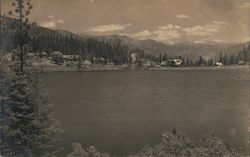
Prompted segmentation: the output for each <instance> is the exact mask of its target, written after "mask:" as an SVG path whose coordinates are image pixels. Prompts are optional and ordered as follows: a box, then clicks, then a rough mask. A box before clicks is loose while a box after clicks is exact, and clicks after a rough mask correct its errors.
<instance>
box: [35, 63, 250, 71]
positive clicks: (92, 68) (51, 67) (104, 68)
mask: <svg viewBox="0 0 250 157" xmlns="http://www.w3.org/2000/svg"><path fill="white" fill-rule="evenodd" d="M34 67H35V69H36V70H38V71H41V72H91V71H122V70H166V71H179V70H184V71H187V70H244V71H249V69H250V66H249V65H228V66H221V67H217V66H204V67H161V66H158V67H135V66H129V65H127V64H124V65H112V66H111V65H103V66H102V65H93V66H89V67H85V68H78V67H67V66H65V65H34Z"/></svg>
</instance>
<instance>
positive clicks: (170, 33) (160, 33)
mask: <svg viewBox="0 0 250 157" xmlns="http://www.w3.org/2000/svg"><path fill="white" fill-rule="evenodd" d="M180 29H181V27H180V26H178V25H172V24H169V25H164V26H159V27H158V28H157V29H155V30H153V31H149V30H143V31H140V32H138V33H135V34H130V35H128V36H130V37H133V38H136V39H139V40H146V39H153V40H157V41H162V42H171V40H173V39H178V38H180V37H181V33H180Z"/></svg>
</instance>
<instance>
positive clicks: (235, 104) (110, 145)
mask: <svg viewBox="0 0 250 157" xmlns="http://www.w3.org/2000/svg"><path fill="white" fill-rule="evenodd" d="M42 80H43V83H44V85H45V87H46V90H47V91H48V96H49V97H50V98H52V101H53V103H54V104H55V105H56V111H57V113H56V116H57V118H58V119H60V120H61V122H62V124H63V126H64V128H65V129H67V131H66V132H65V134H64V141H63V142H64V144H65V147H66V149H65V151H69V149H70V144H71V143H72V142H80V143H81V144H83V146H85V147H86V146H89V145H95V146H97V147H98V148H99V149H100V150H102V151H105V152H109V153H111V154H114V155H125V154H132V153H135V152H137V151H138V150H140V149H141V148H142V147H143V146H144V145H146V144H150V145H154V144H157V143H159V141H160V135H161V134H162V133H163V132H164V131H165V130H168V129H171V128H177V129H181V130H183V131H184V132H186V133H187V134H188V135H190V136H192V137H193V138H194V139H198V138H200V137H201V136H202V135H204V134H206V133H208V132H210V131H214V132H215V133H216V134H217V136H219V137H221V138H229V139H230V140H231V141H232V142H234V143H235V144H237V145H239V146H241V147H243V149H244V150H247V139H248V132H247V131H248V129H247V128H248V127H247V120H248V119H247V118H248V116H247V115H248V102H249V90H248V85H249V83H248V73H247V71H238V70H218V71H209V70H207V71H190V70H189V71H108V72H84V73H80V72H54V73H44V74H43V75H42Z"/></svg>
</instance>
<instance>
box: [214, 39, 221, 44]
mask: <svg viewBox="0 0 250 157" xmlns="http://www.w3.org/2000/svg"><path fill="white" fill-rule="evenodd" d="M212 41H213V42H216V43H221V42H222V40H221V39H213V40H212Z"/></svg>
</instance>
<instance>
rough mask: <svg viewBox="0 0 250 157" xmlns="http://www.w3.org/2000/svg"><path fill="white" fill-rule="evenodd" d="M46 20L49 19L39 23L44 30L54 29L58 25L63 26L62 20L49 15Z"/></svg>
mask: <svg viewBox="0 0 250 157" xmlns="http://www.w3.org/2000/svg"><path fill="white" fill-rule="evenodd" d="M47 18H48V19H49V20H48V21H44V22H42V23H41V26H42V27H46V28H56V27H57V26H58V24H64V20H62V19H58V20H57V19H55V17H54V16H53V15H49V16H47Z"/></svg>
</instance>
